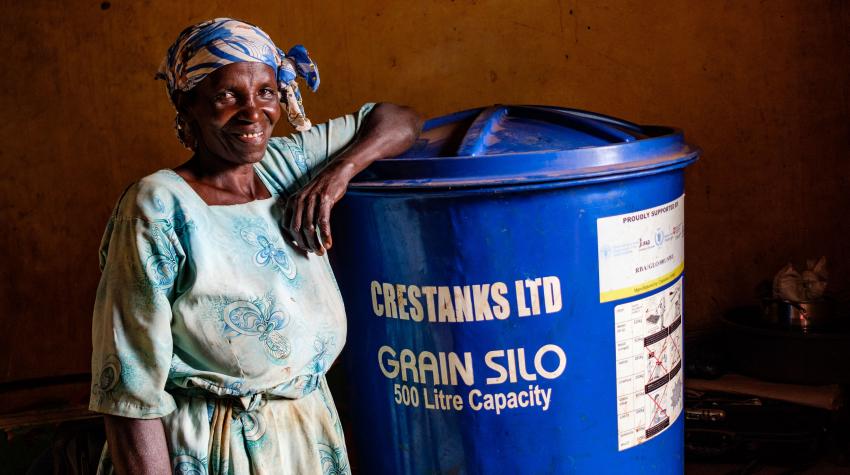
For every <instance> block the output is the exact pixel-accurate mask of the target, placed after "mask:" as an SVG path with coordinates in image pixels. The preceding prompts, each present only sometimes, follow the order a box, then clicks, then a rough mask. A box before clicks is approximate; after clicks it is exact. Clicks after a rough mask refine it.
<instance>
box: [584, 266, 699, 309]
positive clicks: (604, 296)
mask: <svg viewBox="0 0 850 475" xmlns="http://www.w3.org/2000/svg"><path fill="white" fill-rule="evenodd" d="M684 270H685V263H684V262H682V263H681V264H679V265H678V266H676V268H675V269H673V270H671V271H670V272H668V273H666V274H664V275H662V276H660V277H656V278H654V279H652V280H648V281H646V282H643V283H640V284H638V285H633V286H630V287H626V288H623V289H617V290H609V291H607V292H602V293H600V294H599V302H600V303H605V302H613V301H614V300H620V299H625V298H629V297H634V296H635V295H640V294H642V293H644V292H649V291H650V290H655V289H657V288H658V287H661V286H663V285H666V284H669V283H670V282H673V280H674V279H675V278H676V277H679V276H680V275H681V274H682V272H683V271H684Z"/></svg>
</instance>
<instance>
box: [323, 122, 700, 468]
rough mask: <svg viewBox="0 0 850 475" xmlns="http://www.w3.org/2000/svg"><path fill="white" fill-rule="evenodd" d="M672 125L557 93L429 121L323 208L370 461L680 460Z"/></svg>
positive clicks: (680, 265) (592, 464) (677, 204)
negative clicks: (539, 102)
mask: <svg viewBox="0 0 850 475" xmlns="http://www.w3.org/2000/svg"><path fill="white" fill-rule="evenodd" d="M698 153H699V150H698V149H697V148H695V147H693V146H691V145H688V144H687V143H685V141H684V138H683V135H682V133H681V132H680V131H679V130H676V129H672V128H667V127H649V126H638V125H635V124H631V123H628V122H625V121H622V120H618V119H613V118H610V117H605V116H601V115H598V114H593V113H589V112H583V111H578V110H572V109H564V108H557V107H538V106H494V107H490V108H485V109H476V110H469V111H464V112H459V113H456V114H452V115H448V116H444V117H440V118H437V119H433V120H430V121H429V122H428V123H427V124H426V127H425V131H424V132H423V134H422V136H421V138H420V140H419V141H418V142H417V143H416V145H415V146H414V147H413V148H412V149H411V150H410V151H408V152H407V153H406V154H405V155H403V156H401V157H398V158H394V159H390V160H382V161H379V162H376V163H374V164H373V165H372V166H371V167H370V168H369V169H368V170H367V171H366V172H364V173H363V174H361V175H360V176H358V178H357V179H356V180H355V181H354V182H352V184H351V187H350V189H349V191H348V194H347V195H346V196H345V198H344V199H343V200H342V201H341V202H340V204H339V205H338V207H337V209H336V210H335V211H334V213H335V223H334V234H335V236H337V239H336V242H337V247H336V249H335V266H336V275H337V279H338V282H339V286H340V289H341V291H342V294H343V297H344V299H345V305H346V309H347V312H348V319H349V337H348V342H347V346H348V349H347V367H348V379H349V385H350V387H351V389H352V391H351V393H350V395H349V396H348V397H350V399H351V404H350V405H351V407H352V408H353V409H354V411H355V419H354V425H353V427H351V428H350V430H351V434H350V435H352V436H353V439H354V440H355V442H356V447H355V448H354V449H353V450H354V451H356V453H357V460H359V466H358V468H359V471H360V472H361V473H368V474H438V473H439V474H502V473H504V474H525V473H529V474H538V473H540V474H549V473H580V474H582V473H592V474H602V473H623V474H637V473H651V474H653V475H660V474H673V473H677V474H678V473H682V472H683V467H684V461H683V421H684V416H683V379H682V377H683V375H682V373H683V371H682V334H683V333H682V332H683V327H682V308H683V295H684V292H683V276H684V236H685V228H684V224H685V222H684V210H685V207H684V200H685V196H684V176H683V173H684V168H685V167H686V166H687V165H689V164H691V163H693V162H694V161H695V160H696V159H697V156H698Z"/></svg>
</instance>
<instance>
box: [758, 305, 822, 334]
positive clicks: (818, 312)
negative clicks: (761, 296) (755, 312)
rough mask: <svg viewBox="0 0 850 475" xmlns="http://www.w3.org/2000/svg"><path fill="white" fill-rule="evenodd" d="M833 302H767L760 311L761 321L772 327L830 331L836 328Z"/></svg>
mask: <svg viewBox="0 0 850 475" xmlns="http://www.w3.org/2000/svg"><path fill="white" fill-rule="evenodd" d="M835 307H836V306H835V302H833V301H831V300H814V301H810V302H792V301H790V300H768V301H767V302H766V303H765V305H763V309H762V319H763V320H764V321H765V322H767V323H770V324H772V325H776V326H779V327H784V328H792V329H798V330H802V331H803V332H806V331H808V330H823V329H830V328H833V327H835V326H836V323H837V319H836V315H837V312H836V308H835Z"/></svg>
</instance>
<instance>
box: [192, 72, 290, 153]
mask: <svg viewBox="0 0 850 475" xmlns="http://www.w3.org/2000/svg"><path fill="white" fill-rule="evenodd" d="M192 92H193V94H192V97H191V99H190V100H189V104H187V106H186V108H185V110H186V115H187V121H188V123H189V126H190V127H191V131H192V134H193V135H194V136H195V138H196V139H197V140H198V145H197V147H196V148H195V151H196V152H197V153H202V154H209V155H212V156H213V157H216V158H219V159H223V160H226V161H228V162H231V163H236V164H243V163H256V162H259V161H260V160H262V158H263V155H264V154H265V152H266V144H268V142H269V137H271V134H272V129H273V128H274V125H275V124H276V123H277V121H278V119H280V114H281V109H280V96H279V93H278V89H277V78H276V76H275V72H274V70H272V68H270V67H269V66H268V65H266V64H263V63H233V64H228V65H227V66H222V67H220V68H218V69H217V70H215V71H214V72H213V73H212V74H210V75H209V76H207V77H206V78H204V80H203V81H201V82H200V83H199V84H198V85H197V86H195V88H194V90H193V91H192Z"/></svg>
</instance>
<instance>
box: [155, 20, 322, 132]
mask: <svg viewBox="0 0 850 475" xmlns="http://www.w3.org/2000/svg"><path fill="white" fill-rule="evenodd" d="M240 62H255V63H263V64H267V65H268V66H269V67H271V68H272V69H273V70H274V71H275V72H276V73H277V81H278V88H279V89H280V92H281V98H280V102H281V103H282V105H283V108H284V110H285V112H286V117H287V119H289V122H290V123H291V124H292V125H293V126H294V127H295V128H296V129H297V130H300V131H304V130H309V129H310V125H311V124H310V120H309V119H308V118H307V117H306V116H305V114H304V105H303V104H302V102H301V92H300V91H299V90H298V84H297V83H296V82H295V78H296V77H298V76H300V77H302V78H304V79H305V80H306V82H307V86H309V87H310V89H311V90H313V91H315V90H316V89H317V88H318V87H319V68H318V67H316V63H314V62H313V60H312V59H310V56H309V55H308V54H307V49H306V48H304V47H303V46H301V45H295V46H293V47H292V48H291V49H290V50H289V52H288V53H284V52H283V51H281V50H280V49H279V48H278V47H277V46H275V44H274V42H273V41H272V40H271V38H269V35H267V34H266V33H265V32H264V31H263V30H261V29H260V28H258V27H256V26H254V25H251V24H249V23H245V22H242V21H239V20H234V19H231V18H216V19H214V20H209V21H205V22H202V23H198V24H197V25H193V26H190V27H188V28H186V29H185V30H183V31H182V32H181V33H180V35H179V36H178V37H177V41H175V42H174V44H172V45H171V47H170V48H168V55H166V57H165V59H164V60H163V62H162V65H161V66H160V67H159V72H158V73H157V75H156V77H157V78H158V79H164V80H165V81H166V84H167V87H168V96H169V98H170V99H171V101H172V103H174V105H175V107H176V106H177V103H176V93H177V91H182V92H187V91H189V90H191V89H192V88H193V87H195V86H196V85H197V84H198V83H199V82H201V81H203V79H204V78H205V77H207V75H209V74H210V73H212V72H213V71H215V70H216V69H218V68H220V67H222V66H226V65H228V64H232V63H240ZM184 127H185V124H183V123H181V118H180V116H179V114H178V117H177V134H178V137H180V139H181V141H184V140H183V139H184V137H183V132H184V131H182V130H181V129H182V128H184ZM184 144H185V141H184Z"/></svg>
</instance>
